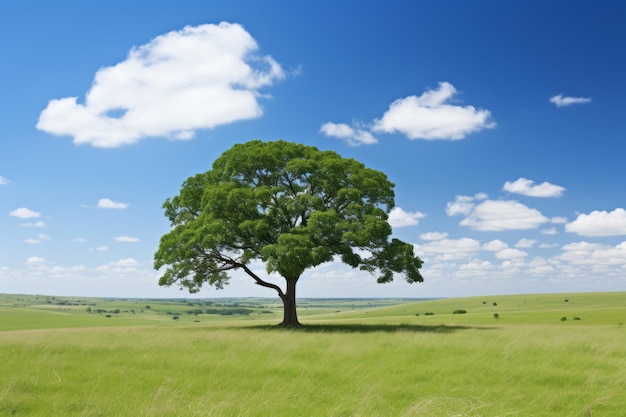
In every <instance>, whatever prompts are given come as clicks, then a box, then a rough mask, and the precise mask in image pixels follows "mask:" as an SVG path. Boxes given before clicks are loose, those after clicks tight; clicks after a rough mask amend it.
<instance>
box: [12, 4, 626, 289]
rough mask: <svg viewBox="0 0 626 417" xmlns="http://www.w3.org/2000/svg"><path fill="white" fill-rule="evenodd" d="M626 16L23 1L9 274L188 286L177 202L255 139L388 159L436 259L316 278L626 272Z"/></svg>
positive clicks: (577, 9)
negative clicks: (178, 268) (176, 252)
mask: <svg viewBox="0 0 626 417" xmlns="http://www.w3.org/2000/svg"><path fill="white" fill-rule="evenodd" d="M625 28H626V6H625V5H624V4H623V3H622V2H620V1H617V0H616V1H524V2H521V1H507V2H503V1H496V0H491V1H487V0H479V1H473V2H467V1H460V0H459V1H452V0H448V1H426V0H424V1H385V2H382V1H380V2H378V1H376V2H367V3H363V2H357V1H342V2H337V1H317V2H289V1H270V2H255V1H211V2H197V1H176V2H173V1H158V0H155V1H151V2H141V1H136V2H127V1H117V0H110V1H107V2H79V1H69V0H60V1H56V2H54V3H51V2H42V1H28V0H24V1H21V2H12V3H11V4H6V5H3V6H2V13H0V42H1V47H2V51H3V58H2V60H1V61H0V71H1V74H2V77H0V97H1V99H0V121H1V123H0V292H4V293H32V294H37V293H38V294H56V295H81V296H119V297H172V296H187V294H186V293H185V292H181V291H179V290H178V289H177V288H161V287H159V286H158V285H157V281H158V276H159V273H158V272H157V271H154V270H153V269H152V257H153V253H154V251H155V250H156V248H157V246H158V241H159V238H160V236H161V235H162V234H164V233H165V232H167V231H168V229H169V225H168V223H167V221H166V219H165V217H164V216H163V212H162V209H161V204H162V203H163V201H164V200H165V199H166V198H168V197H172V196H174V195H176V194H177V193H178V190H179V188H180V185H181V183H182V182H183V181H184V180H185V179H186V178H188V177H189V176H191V175H194V174H196V173H199V172H204V171H206V170H208V169H209V168H210V166H211V164H212V162H213V160H214V159H215V158H217V157H218V156H219V155H220V154H221V153H222V152H223V151H225V150H227V149H229V148H230V147H231V146H233V145H234V144H236V143H242V142H246V141H248V140H251V139H262V140H275V139H285V140H289V141H294V142H299V143H304V144H307V145H313V146H316V147H318V148H320V149H330V150H333V151H336V152H338V153H339V154H341V155H343V156H345V157H351V158H356V159H358V160H360V161H362V162H364V163H365V164H366V165H367V166H369V167H371V168H375V169H379V170H381V171H384V172H385V173H386V174H387V175H388V176H389V178H390V179H391V180H392V181H393V182H394V183H395V184H396V188H395V191H396V205H397V207H396V209H395V210H394V211H393V212H392V213H391V217H390V221H391V223H392V225H393V229H394V234H395V235H396V236H397V237H399V238H401V239H403V240H405V241H407V242H410V243H412V244H414V245H415V251H416V253H417V254H418V255H419V256H420V257H421V258H422V259H423V260H424V261H425V265H424V268H423V271H422V272H423V275H424V277H425V282H424V283H422V284H414V285H409V284H406V283H405V282H403V281H402V280H401V279H397V280H396V281H394V282H393V283H391V284H385V285H378V284H376V283H375V277H371V276H369V275H368V274H364V273H362V272H360V271H355V270H352V269H350V268H346V267H343V266H341V265H340V264H334V263H330V264H325V265H322V266H320V267H318V268H316V269H314V270H310V271H307V272H306V273H305V275H304V276H303V278H302V280H301V281H300V282H299V289H298V292H299V296H300V297H447V296H462V295H487V294H503V293H540V292H571V291H615V290H621V291H623V290H625V289H626V210H625V208H626V137H625V136H626V122H625V120H626V117H625V116H626V114H625V113H626V106H625V105H624V104H623V103H624V102H623V100H622V99H623V97H624V96H625V95H626V81H625V77H624V74H626V55H625V54H624V53H623V51H622V50H623V46H624V44H625V42H626V29H625ZM255 267H256V268H257V269H258V270H259V271H261V272H262V271H263V268H262V265H255ZM274 295H275V294H273V293H272V292H271V291H269V290H266V289H263V288H259V287H257V286H255V285H253V284H252V283H251V281H250V280H249V279H247V278H246V277H245V276H239V275H236V276H234V278H233V279H232V280H231V284H230V285H229V286H228V287H227V288H226V289H225V290H223V291H216V290H213V289H209V288H207V289H206V290H203V291H202V292H200V293H199V294H197V295H196V296H200V297H214V296H268V297H272V296H274Z"/></svg>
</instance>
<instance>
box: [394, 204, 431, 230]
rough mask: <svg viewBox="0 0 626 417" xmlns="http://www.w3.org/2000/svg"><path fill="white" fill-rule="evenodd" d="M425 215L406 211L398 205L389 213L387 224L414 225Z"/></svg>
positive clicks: (397, 225) (398, 225)
mask: <svg viewBox="0 0 626 417" xmlns="http://www.w3.org/2000/svg"><path fill="white" fill-rule="evenodd" d="M424 217H426V215H425V214H424V213H420V212H419V211H416V212H413V213H411V212H407V211H404V210H402V209H401V208H400V207H395V208H393V209H392V210H391V212H390V213H389V224H390V225H391V227H405V226H415V225H417V224H418V223H419V219H423V218H424Z"/></svg>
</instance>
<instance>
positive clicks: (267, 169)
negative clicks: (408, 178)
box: [154, 140, 423, 327]
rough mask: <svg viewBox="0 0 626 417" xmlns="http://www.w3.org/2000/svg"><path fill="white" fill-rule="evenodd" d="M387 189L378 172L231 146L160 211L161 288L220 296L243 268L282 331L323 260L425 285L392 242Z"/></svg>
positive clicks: (309, 151)
mask: <svg viewBox="0 0 626 417" xmlns="http://www.w3.org/2000/svg"><path fill="white" fill-rule="evenodd" d="M393 187H394V184H393V183H392V182H390V181H389V180H388V179H387V177H386V175H385V174H383V173H382V172H380V171H376V170H373V169H369V168H366V167H365V166H364V165H363V164H362V163H360V162H358V161H356V160H354V159H346V158H342V157H341V156H339V155H338V154H336V153H334V152H331V151H320V150H318V149H317V148H314V147H311V146H305V145H300V144H295V143H290V142H285V141H276V142H261V141H258V140H256V141H251V142H248V143H245V144H239V145H235V146H233V147H232V148H231V149H230V150H228V151H226V152H224V153H223V154H222V155H221V156H220V157H219V158H218V159H217V160H216V161H215V162H214V163H213V167H212V169H211V170H210V171H207V172H205V173H203V174H198V175H195V176H192V177H190V178H188V179H187V180H186V181H185V182H184V183H183V185H182V188H181V190H180V194H179V195H177V196H176V197H174V198H171V199H167V200H166V201H165V203H164V204H163V208H164V209H165V215H166V216H167V217H168V218H169V220H170V222H171V225H172V229H171V230H170V231H169V233H167V234H165V235H164V236H163V237H162V238H161V242H160V245H159V249H158V250H157V252H156V253H155V255H154V267H155V269H157V270H158V269H160V268H162V267H164V266H166V269H165V272H164V273H163V275H162V276H161V278H160V280H159V285H163V286H170V285H173V284H175V283H176V284H178V285H179V286H180V287H181V289H182V288H187V289H188V290H189V292H191V293H194V292H198V291H199V290H200V288H201V287H202V285H203V284H208V285H209V286H214V287H215V288H217V289H221V288H223V287H224V285H225V284H227V283H228V280H229V277H228V274H227V273H228V271H231V270H242V271H244V272H245V273H246V274H247V275H249V276H250V277H251V278H252V279H253V280H254V281H255V282H256V284H258V285H261V286H263V287H267V288H271V289H273V290H275V291H276V292H277V293H278V296H279V297H280V298H281V299H282V301H283V305H284V317H283V321H282V323H281V324H280V325H281V326H282V327H297V326H300V323H299V322H298V316H297V312H296V284H297V282H298V279H299V278H300V276H301V275H302V273H303V272H304V271H305V270H306V269H308V268H312V267H315V266H317V265H320V264H322V263H324V262H330V261H332V260H334V259H336V258H339V259H341V261H342V262H343V263H345V264H347V265H350V266H351V267H353V268H357V267H358V268H360V269H361V270H365V271H368V272H370V273H372V274H373V273H376V272H378V273H379V274H380V275H379V277H378V282H379V283H385V282H390V281H392V280H393V278H394V273H403V274H404V277H405V279H406V280H407V281H408V282H410V283H413V282H422V281H423V278H422V276H421V274H420V271H419V269H420V267H421V266H422V261H421V260H420V259H419V258H418V257H417V256H415V255H414V253H413V246H412V245H410V244H408V243H405V242H402V241H400V240H398V239H391V240H389V237H390V235H391V226H389V224H388V223H387V219H388V216H387V213H389V211H390V210H391V209H392V208H393V206H394V192H393ZM253 260H260V261H262V262H264V263H265V265H266V267H267V272H268V274H270V273H274V272H275V273H278V274H279V275H280V276H282V277H283V278H284V279H285V281H286V285H285V289H283V288H281V287H280V286H278V285H275V284H274V283H271V282H268V281H266V280H265V279H263V278H262V277H260V276H259V275H257V274H256V273H255V272H254V271H253V270H252V269H251V268H250V262H251V261H253Z"/></svg>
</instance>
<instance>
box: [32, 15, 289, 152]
mask: <svg viewBox="0 0 626 417" xmlns="http://www.w3.org/2000/svg"><path fill="white" fill-rule="evenodd" d="M257 50H258V46H257V44H256V41H255V40H254V38H252V36H251V35H250V34H249V33H248V32H246V30H245V29H244V28H243V27H242V26H240V25H238V24H231V23H226V22H222V23H220V24H219V25H214V24H205V25H200V26H186V27H185V28H183V29H182V30H180V31H173V32H169V33H166V34H164V35H160V36H157V37H156V38H154V39H153V40H151V41H150V42H149V43H147V44H145V45H142V46H140V47H137V48H133V49H132V50H131V51H130V52H129V53H128V56H127V58H126V60H125V61H123V62H120V63H118V64H117V65H114V66H111V67H104V68H101V69H100V70H98V72H97V73H96V75H95V79H94V81H93V84H92V87H91V89H90V90H89V92H88V93H87V95H86V98H85V102H84V104H81V103H78V102H77V97H66V98H61V99H55V100H51V101H50V102H49V103H48V106H47V107H46V108H45V109H44V110H43V111H42V112H41V115H40V117H39V122H38V123H37V128H38V129H40V130H43V131H46V132H48V133H52V134H55V135H69V136H73V137H74V143H75V144H90V145H93V146H96V147H103V148H112V147H118V146H121V145H128V144H132V143H135V142H137V141H138V140H140V139H142V138H146V137H157V136H159V137H163V136H166V137H169V138H172V139H181V140H185V139H190V138H192V137H193V136H194V134H195V131H196V130H197V129H207V128H213V127H216V126H219V125H223V124H228V123H232V122H235V121H238V120H246V119H251V118H256V117H259V116H261V114H262V113H263V111H262V109H261V106H260V105H259V103H258V101H257V99H258V98H259V97H260V96H261V95H260V93H259V89H260V88H261V87H265V86H269V85H271V84H273V83H274V82H275V81H277V80H280V79H282V78H284V76H285V74H284V72H283V70H282V68H281V66H280V65H279V64H278V63H277V62H276V61H275V60H274V59H273V58H271V57H270V56H258V55H257V54H255V52H257Z"/></svg>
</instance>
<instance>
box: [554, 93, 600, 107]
mask: <svg viewBox="0 0 626 417" xmlns="http://www.w3.org/2000/svg"><path fill="white" fill-rule="evenodd" d="M590 101H591V98H590V97H567V96H563V94H559V95H558V96H553V97H550V103H554V104H556V106H557V107H564V106H571V105H572V104H582V103H589V102H590Z"/></svg>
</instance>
